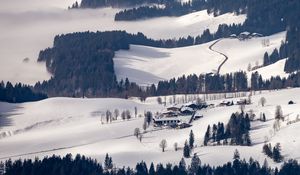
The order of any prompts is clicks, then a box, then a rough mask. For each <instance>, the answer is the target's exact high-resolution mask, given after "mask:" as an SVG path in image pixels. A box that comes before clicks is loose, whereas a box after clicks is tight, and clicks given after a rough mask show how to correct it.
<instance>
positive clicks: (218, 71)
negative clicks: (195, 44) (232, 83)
mask: <svg viewBox="0 0 300 175" xmlns="http://www.w3.org/2000/svg"><path fill="white" fill-rule="evenodd" d="M221 40H222V39H219V40H217V41H215V42H214V43H213V44H212V45H210V46H209V50H211V51H213V52H216V53H218V54H220V55H222V56H224V57H225V59H224V61H223V62H222V63H221V64H220V65H219V67H218V70H217V74H220V70H221V68H222V66H223V65H224V64H225V63H226V61H227V60H228V56H227V55H225V54H224V53H222V52H219V51H217V50H214V49H213V48H212V47H213V46H214V45H216V44H217V43H218V42H220V41H221Z"/></svg>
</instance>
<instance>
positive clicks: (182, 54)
mask: <svg viewBox="0 0 300 175" xmlns="http://www.w3.org/2000/svg"><path fill="white" fill-rule="evenodd" d="M211 44H212V42H209V43H207V44H203V45H197V46H191V47H183V48H174V49H163V48H153V47H146V46H137V45H131V46H130V50H129V51H124V50H121V51H118V52H117V53H116V55H115V57H114V63H115V71H116V75H117V78H118V79H119V80H120V79H125V78H126V77H128V78H129V79H130V81H134V82H136V83H138V84H141V85H149V84H152V83H157V82H158V81H159V80H165V79H167V80H169V79H171V78H174V77H176V78H177V77H179V76H182V75H184V74H186V75H190V74H197V75H199V74H200V73H207V72H216V70H217V68H218V66H219V65H220V64H221V62H222V61H223V58H222V57H220V56H219V55H218V54H216V53H215V52H213V51H211V50H209V49H208V47H209V46H210V45H211Z"/></svg>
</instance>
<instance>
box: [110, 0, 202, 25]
mask: <svg viewBox="0 0 300 175" xmlns="http://www.w3.org/2000/svg"><path fill="white" fill-rule="evenodd" d="M193 9H195V8H194V6H192V5H191V3H190V2H187V3H182V2H180V1H174V2H172V3H167V4H165V7H159V6H141V7H136V8H132V9H125V10H122V11H120V12H118V13H116V15H115V21H134V20H140V19H144V18H153V17H162V16H182V15H185V14H188V13H191V12H192V11H193ZM199 10H200V9H199Z"/></svg>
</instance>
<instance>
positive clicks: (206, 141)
mask: <svg viewBox="0 0 300 175" xmlns="http://www.w3.org/2000/svg"><path fill="white" fill-rule="evenodd" d="M209 139H210V125H208V126H207V130H206V133H205V136H204V146H207V143H208V141H209Z"/></svg>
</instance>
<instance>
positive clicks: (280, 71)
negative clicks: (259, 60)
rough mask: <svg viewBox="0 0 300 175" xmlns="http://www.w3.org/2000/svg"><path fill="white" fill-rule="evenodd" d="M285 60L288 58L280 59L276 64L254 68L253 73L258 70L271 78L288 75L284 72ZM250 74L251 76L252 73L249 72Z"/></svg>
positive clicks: (267, 77)
mask: <svg viewBox="0 0 300 175" xmlns="http://www.w3.org/2000/svg"><path fill="white" fill-rule="evenodd" d="M285 62H286V59H283V60H279V61H277V62H276V63H274V64H271V65H268V66H265V67H262V68H259V69H256V70H253V71H251V73H253V72H256V71H257V72H258V73H259V74H260V75H262V77H264V78H265V79H269V78H271V77H272V76H273V77H274V76H277V75H278V76H280V77H288V75H289V74H288V73H286V72H284V66H285ZM249 76H250V73H249Z"/></svg>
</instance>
